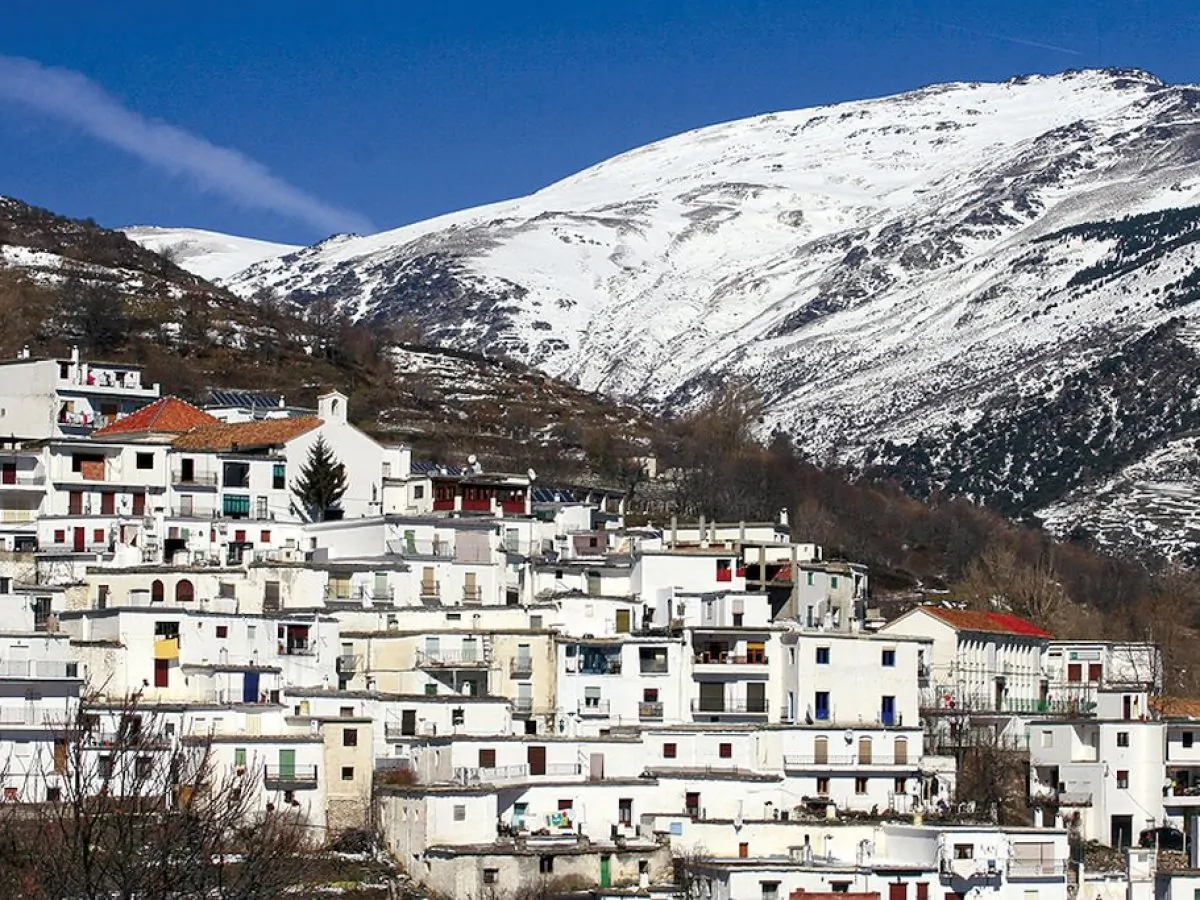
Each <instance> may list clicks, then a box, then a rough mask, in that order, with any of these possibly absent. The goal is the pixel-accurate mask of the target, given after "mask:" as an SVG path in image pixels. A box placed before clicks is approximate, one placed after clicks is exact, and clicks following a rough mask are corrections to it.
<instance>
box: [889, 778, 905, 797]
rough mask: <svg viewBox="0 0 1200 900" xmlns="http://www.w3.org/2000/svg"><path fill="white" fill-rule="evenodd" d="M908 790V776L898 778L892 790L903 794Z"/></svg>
mask: <svg viewBox="0 0 1200 900" xmlns="http://www.w3.org/2000/svg"><path fill="white" fill-rule="evenodd" d="M907 790H908V779H907V778H897V779H896V781H895V783H894V784H893V785H892V791H893V792H894V793H897V794H903V793H906V792H907Z"/></svg>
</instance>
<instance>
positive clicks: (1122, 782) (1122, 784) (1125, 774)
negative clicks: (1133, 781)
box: [1117, 769, 1129, 789]
mask: <svg viewBox="0 0 1200 900" xmlns="http://www.w3.org/2000/svg"><path fill="white" fill-rule="evenodd" d="M1117 787H1119V788H1125V789H1127V788H1128V787H1129V770H1128V769H1117Z"/></svg>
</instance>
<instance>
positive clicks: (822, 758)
mask: <svg viewBox="0 0 1200 900" xmlns="http://www.w3.org/2000/svg"><path fill="white" fill-rule="evenodd" d="M916 765H917V762H916V757H915V756H913V755H912V754H908V753H872V754H871V755H870V756H862V755H861V754H857V753H826V754H804V753H799V754H794V753H789V754H785V755H784V757H783V766H784V768H785V769H790V768H798V767H801V766H841V767H846V768H853V767H861V766H887V767H895V766H912V767H914V768H915V767H916Z"/></svg>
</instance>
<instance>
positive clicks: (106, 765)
mask: <svg viewBox="0 0 1200 900" xmlns="http://www.w3.org/2000/svg"><path fill="white" fill-rule="evenodd" d="M96 774H97V775H99V776H100V777H101V778H112V777H113V760H112V757H111V756H101V757H100V758H99V759H98V760H96Z"/></svg>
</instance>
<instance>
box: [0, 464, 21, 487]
mask: <svg viewBox="0 0 1200 900" xmlns="http://www.w3.org/2000/svg"><path fill="white" fill-rule="evenodd" d="M0 482H2V483H4V484H16V483H17V464H16V463H15V462H6V463H4V465H3V466H0Z"/></svg>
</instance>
